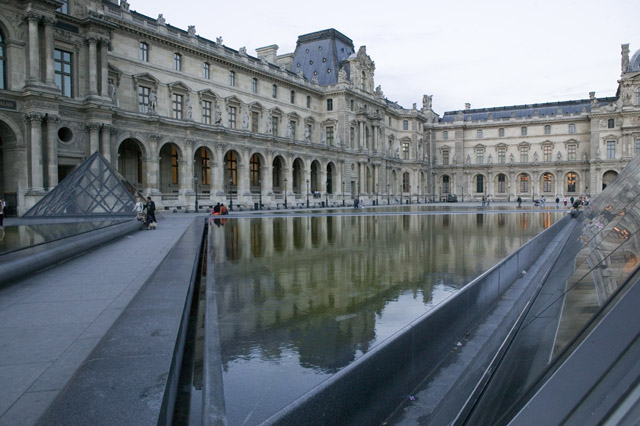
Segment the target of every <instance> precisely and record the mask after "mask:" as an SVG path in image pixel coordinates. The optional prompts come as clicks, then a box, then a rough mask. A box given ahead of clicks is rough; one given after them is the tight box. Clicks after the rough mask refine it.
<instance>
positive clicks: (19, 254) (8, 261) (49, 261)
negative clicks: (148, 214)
mask: <svg viewBox="0 0 640 426" xmlns="http://www.w3.org/2000/svg"><path fill="white" fill-rule="evenodd" d="M27 223H28V222H27ZM55 223H62V222H55ZM140 226H141V225H140V222H138V221H137V220H135V219H133V220H128V221H125V222H122V223H118V224H115V225H111V226H108V227H106V228H100V229H96V230H95V231H90V232H85V233H82V234H79V235H74V236H71V237H67V238H63V239H60V240H56V241H52V242H50V243H46V244H39V245H37V246H33V247H29V248H25V249H23V250H18V251H16V252H12V253H8V254H5V255H2V256H0V286H2V285H6V284H11V283H14V282H15V281H16V280H19V279H20V278H22V277H25V276H27V275H31V274H33V273H35V272H37V271H39V270H41V269H44V268H47V267H49V266H51V265H54V264H56V263H59V262H63V261H66V260H69V259H70V258H72V257H74V256H77V255H79V254H81V253H84V252H85V251H87V250H89V249H92V248H94V247H96V246H98V245H100V244H104V243H107V242H109V241H111V240H113V239H115V238H118V237H121V236H123V235H126V234H129V233H131V232H133V231H136V230H138V229H140Z"/></svg>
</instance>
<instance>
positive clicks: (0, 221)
mask: <svg viewBox="0 0 640 426" xmlns="http://www.w3.org/2000/svg"><path fill="white" fill-rule="evenodd" d="M6 207H7V203H5V202H4V200H3V199H2V198H0V226H4V210H5V208H6Z"/></svg>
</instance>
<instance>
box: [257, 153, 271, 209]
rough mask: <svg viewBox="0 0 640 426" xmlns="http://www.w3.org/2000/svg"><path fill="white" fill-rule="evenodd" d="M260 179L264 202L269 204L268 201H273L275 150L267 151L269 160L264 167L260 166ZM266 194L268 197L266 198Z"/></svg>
mask: <svg viewBox="0 0 640 426" xmlns="http://www.w3.org/2000/svg"><path fill="white" fill-rule="evenodd" d="M260 179H261V181H262V183H261V190H262V202H263V203H264V204H267V202H268V201H273V197H272V196H271V195H272V194H273V151H269V152H268V153H267V160H266V164H265V165H264V167H260ZM265 195H266V196H267V197H268V198H266V199H265Z"/></svg>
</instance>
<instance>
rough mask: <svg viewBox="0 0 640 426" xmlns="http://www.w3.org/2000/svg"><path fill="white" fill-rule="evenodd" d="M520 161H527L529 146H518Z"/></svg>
mask: <svg viewBox="0 0 640 426" xmlns="http://www.w3.org/2000/svg"><path fill="white" fill-rule="evenodd" d="M520 162H521V163H528V162H529V148H527V147H522V148H520Z"/></svg>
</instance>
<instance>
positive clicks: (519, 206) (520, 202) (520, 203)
mask: <svg viewBox="0 0 640 426" xmlns="http://www.w3.org/2000/svg"><path fill="white" fill-rule="evenodd" d="M521 207H522V198H520V197H518V208H521Z"/></svg>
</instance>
